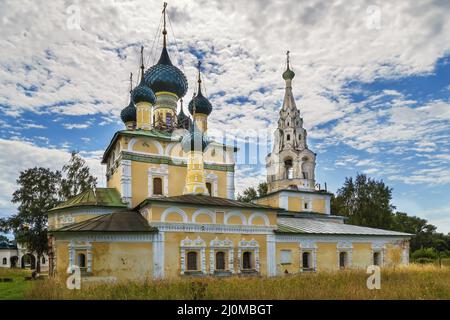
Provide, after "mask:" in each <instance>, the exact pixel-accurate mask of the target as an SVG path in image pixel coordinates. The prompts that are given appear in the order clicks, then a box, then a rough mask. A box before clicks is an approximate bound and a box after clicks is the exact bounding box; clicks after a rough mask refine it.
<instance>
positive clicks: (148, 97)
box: [132, 78, 156, 104]
mask: <svg viewBox="0 0 450 320" xmlns="http://www.w3.org/2000/svg"><path fill="white" fill-rule="evenodd" d="M132 97H133V101H134V103H139V102H148V103H151V104H155V103H156V96H155V93H154V92H153V90H152V89H150V87H149V86H147V85H146V84H145V81H144V79H143V78H142V79H141V82H140V83H139V85H138V86H137V87H135V88H134V89H133V92H132Z"/></svg>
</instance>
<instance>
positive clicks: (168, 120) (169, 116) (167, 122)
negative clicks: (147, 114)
mask: <svg viewBox="0 0 450 320" xmlns="http://www.w3.org/2000/svg"><path fill="white" fill-rule="evenodd" d="M166 126H167V127H171V126H172V115H171V114H170V113H167V114H166Z"/></svg>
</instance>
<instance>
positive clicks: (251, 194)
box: [237, 182, 269, 202]
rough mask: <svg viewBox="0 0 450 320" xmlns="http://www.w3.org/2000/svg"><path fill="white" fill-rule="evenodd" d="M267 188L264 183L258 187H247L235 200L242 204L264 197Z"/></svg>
mask: <svg viewBox="0 0 450 320" xmlns="http://www.w3.org/2000/svg"><path fill="white" fill-rule="evenodd" d="M268 188H269V186H268V185H267V183H266V182H260V183H259V184H258V187H257V188H256V189H255V188H254V187H248V188H247V189H245V190H244V191H243V192H242V195H241V194H238V196H237V199H238V200H239V201H242V202H252V201H253V200H255V199H256V198H258V197H262V196H265V195H266V194H267V191H268Z"/></svg>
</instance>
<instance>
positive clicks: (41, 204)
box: [0, 167, 61, 272]
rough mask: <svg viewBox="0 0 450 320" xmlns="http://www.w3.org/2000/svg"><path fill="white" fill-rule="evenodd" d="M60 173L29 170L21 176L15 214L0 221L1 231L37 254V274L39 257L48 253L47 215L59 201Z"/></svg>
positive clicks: (38, 169)
mask: <svg viewBox="0 0 450 320" xmlns="http://www.w3.org/2000/svg"><path fill="white" fill-rule="evenodd" d="M60 182H61V172H59V171H51V170H50V169H46V168H37V167H35V168H32V169H27V170H25V171H22V172H20V175H19V179H18V180H17V185H18V186H19V188H18V189H17V190H16V191H15V192H14V193H13V197H12V202H13V203H17V204H19V207H18V209H17V213H16V214H14V215H12V216H10V217H8V218H3V219H0V229H1V230H0V231H3V232H12V233H14V236H15V239H16V241H17V242H18V243H21V244H23V245H24V246H25V247H26V248H27V250H29V251H30V252H33V253H36V255H37V265H36V271H37V272H40V269H41V265H40V261H41V257H42V255H43V254H44V253H45V252H46V251H47V211H48V210H50V209H51V208H53V207H55V206H56V205H57V204H58V203H59V202H60V201H59V198H58V189H59V185H60Z"/></svg>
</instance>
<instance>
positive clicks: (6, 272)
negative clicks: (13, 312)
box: [0, 269, 32, 300]
mask: <svg viewBox="0 0 450 320" xmlns="http://www.w3.org/2000/svg"><path fill="white" fill-rule="evenodd" d="M30 275H31V271H30V270H20V269H0V278H12V279H13V282H0V300H20V299H24V298H25V291H26V290H27V289H28V288H30V287H31V286H32V283H31V282H30V281H25V278H24V277H25V276H30Z"/></svg>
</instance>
